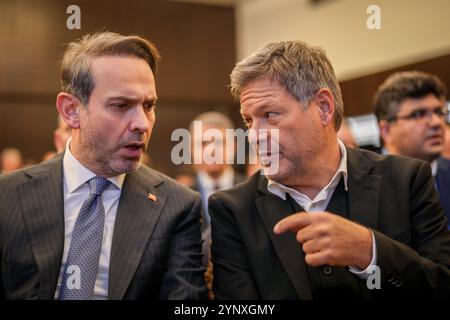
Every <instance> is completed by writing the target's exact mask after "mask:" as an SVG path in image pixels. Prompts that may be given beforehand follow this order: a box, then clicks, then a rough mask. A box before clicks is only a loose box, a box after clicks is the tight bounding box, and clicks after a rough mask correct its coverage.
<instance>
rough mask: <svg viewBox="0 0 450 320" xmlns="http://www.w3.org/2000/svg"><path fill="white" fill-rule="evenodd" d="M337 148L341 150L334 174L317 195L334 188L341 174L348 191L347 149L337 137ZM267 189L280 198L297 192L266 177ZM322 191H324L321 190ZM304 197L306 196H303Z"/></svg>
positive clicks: (284, 198) (323, 194)
mask: <svg viewBox="0 0 450 320" xmlns="http://www.w3.org/2000/svg"><path fill="white" fill-rule="evenodd" d="M337 142H338V145H339V150H340V152H341V160H340V162H339V166H338V168H337V171H336V173H335V174H334V176H333V178H332V179H331V180H330V182H329V183H328V184H327V185H326V186H325V187H324V188H323V189H322V190H321V191H320V192H319V193H318V196H319V197H322V196H325V193H327V192H328V191H329V190H330V189H332V188H335V187H336V186H337V184H338V183H339V180H340V179H341V176H343V178H344V187H345V191H348V185H347V180H348V170H347V150H346V148H345V145H344V143H343V142H342V141H341V140H339V139H337ZM267 180H268V183H267V190H268V191H269V192H271V193H273V194H275V195H276V196H278V197H280V198H282V199H283V200H286V194H287V193H289V194H292V193H299V192H298V191H297V190H295V189H292V188H289V187H287V186H285V185H283V184H281V183H278V182H275V181H273V180H270V179H267ZM323 191H324V192H323ZM305 197H306V196H305ZM315 200H316V201H319V200H321V199H317V197H316V199H315Z"/></svg>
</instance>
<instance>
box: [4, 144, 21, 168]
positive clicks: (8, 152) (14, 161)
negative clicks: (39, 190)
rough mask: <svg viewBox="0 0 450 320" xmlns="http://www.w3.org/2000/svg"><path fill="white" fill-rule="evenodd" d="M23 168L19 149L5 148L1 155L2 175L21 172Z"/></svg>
mask: <svg viewBox="0 0 450 320" xmlns="http://www.w3.org/2000/svg"><path fill="white" fill-rule="evenodd" d="M22 166H23V160H22V153H21V152H20V150H19V149H17V148H5V149H3V151H2V153H1V169H2V171H1V172H2V173H8V172H12V171H15V170H19V169H20V168H22Z"/></svg>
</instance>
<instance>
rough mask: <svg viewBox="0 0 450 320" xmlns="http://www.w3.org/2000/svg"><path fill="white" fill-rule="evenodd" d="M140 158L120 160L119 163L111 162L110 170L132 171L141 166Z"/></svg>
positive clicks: (121, 172)
mask: <svg viewBox="0 0 450 320" xmlns="http://www.w3.org/2000/svg"><path fill="white" fill-rule="evenodd" d="M141 164H142V161H141V159H128V160H121V161H120V163H116V164H112V165H111V168H112V170H113V171H114V172H115V173H116V174H117V175H119V174H124V173H132V172H134V171H136V170H138V169H139V167H140V166H141Z"/></svg>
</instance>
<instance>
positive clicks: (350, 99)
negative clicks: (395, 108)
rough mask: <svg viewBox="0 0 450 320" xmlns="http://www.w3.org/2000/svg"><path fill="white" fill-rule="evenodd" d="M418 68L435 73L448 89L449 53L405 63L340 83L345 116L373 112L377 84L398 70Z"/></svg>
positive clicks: (449, 81)
mask: <svg viewBox="0 0 450 320" xmlns="http://www.w3.org/2000/svg"><path fill="white" fill-rule="evenodd" d="M407 70H418V71H423V72H428V73H432V74H435V75H437V76H438V77H439V78H440V79H441V80H442V81H443V82H444V83H445V84H446V86H447V88H448V89H450V55H446V56H443V57H439V58H435V59H430V60H427V61H423V62H418V63H414V64H411V65H405V66H402V67H398V68H395V69H391V70H386V71H383V72H379V73H375V74H371V75H367V76H364V77H360V78H356V79H352V80H347V81H343V82H341V83H340V86H341V90H342V97H343V99H344V108H345V115H346V116H355V115H360V114H366V113H373V107H372V98H373V95H374V94H375V92H376V90H377V88H378V86H379V85H380V84H381V83H383V81H384V80H385V79H386V78H387V77H388V76H390V75H391V74H393V73H394V72H398V71H407Z"/></svg>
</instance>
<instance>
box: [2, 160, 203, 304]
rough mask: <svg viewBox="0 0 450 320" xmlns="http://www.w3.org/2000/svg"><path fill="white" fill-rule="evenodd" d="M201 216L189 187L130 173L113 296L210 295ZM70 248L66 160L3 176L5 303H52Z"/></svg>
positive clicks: (112, 271)
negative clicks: (67, 247) (65, 253)
mask: <svg viewBox="0 0 450 320" xmlns="http://www.w3.org/2000/svg"><path fill="white" fill-rule="evenodd" d="M149 193H152V194H154V195H156V196H157V201H156V202H154V201H151V200H150V199H148V194H149ZM200 216H201V203H200V198H199V197H198V195H197V194H195V193H194V192H193V191H191V190H189V189H188V188H186V187H183V186H181V185H180V184H178V183H176V182H175V181H174V180H172V179H170V178H168V177H166V176H164V175H162V174H160V173H158V172H157V171H155V170H152V169H150V168H148V167H145V166H141V168H140V169H139V170H137V171H136V172H134V173H131V174H127V176H126V178H125V182H124V185H123V189H122V193H121V196H120V200H119V207H118V211H117V216H116V221H115V225H114V234H113V240H112V248H111V261H110V266H109V293H108V299H143V298H149V299H199V298H204V297H205V295H206V290H205V284H204V280H203V273H204V268H203V267H202V266H201V258H202V255H201V238H200ZM63 248H64V200H63V170H62V155H58V156H56V157H55V158H53V159H51V160H49V161H47V162H44V163H42V164H39V165H36V166H33V167H31V168H29V169H24V170H21V171H18V172H16V173H12V174H9V175H5V176H1V177H0V275H1V277H0V298H1V299H53V297H54V295H55V289H56V285H57V281H58V277H59V271H60V268H61V263H62V256H63Z"/></svg>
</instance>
